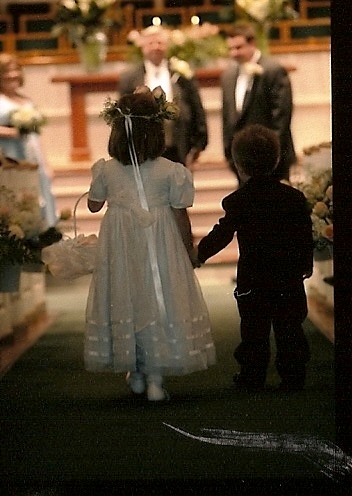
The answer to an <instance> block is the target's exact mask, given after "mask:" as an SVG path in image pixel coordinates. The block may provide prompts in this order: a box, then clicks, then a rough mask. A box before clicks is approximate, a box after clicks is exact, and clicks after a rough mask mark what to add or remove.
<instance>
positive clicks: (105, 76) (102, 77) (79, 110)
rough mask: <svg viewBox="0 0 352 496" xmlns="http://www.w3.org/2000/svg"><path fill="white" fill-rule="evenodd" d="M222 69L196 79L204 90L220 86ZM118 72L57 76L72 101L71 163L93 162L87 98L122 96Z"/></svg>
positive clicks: (204, 71)
mask: <svg viewBox="0 0 352 496" xmlns="http://www.w3.org/2000/svg"><path fill="white" fill-rule="evenodd" d="M221 72H222V69H219V68H214V69H199V70H198V71H197V72H196V79H197V81H198V83H199V86H201V87H211V86H218V84H219V78H220V75H221ZM119 79H120V78H119V74H118V73H101V74H66V75H57V76H54V77H53V78H52V79H51V81H52V82H53V83H67V84H68V85H69V87H70V100H71V136H72V138H71V139H72V148H71V160H72V161H74V162H75V161H85V160H90V159H91V156H90V150H89V144H88V133H87V114H86V104H85V96H86V94H87V93H92V92H101V91H104V92H112V93H113V94H116V97H117V94H118V84H119Z"/></svg>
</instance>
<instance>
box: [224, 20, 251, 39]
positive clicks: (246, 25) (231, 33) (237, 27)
mask: <svg viewBox="0 0 352 496" xmlns="http://www.w3.org/2000/svg"><path fill="white" fill-rule="evenodd" d="M223 32H224V35H225V37H226V38H234V37H235V36H243V38H245V39H246V41H248V42H251V41H253V40H255V39H256V34H257V33H256V30H255V27H254V25H253V24H251V23H250V22H245V21H238V22H237V23H235V24H233V26H231V27H230V28H228V29H226V30H224V31H223Z"/></svg>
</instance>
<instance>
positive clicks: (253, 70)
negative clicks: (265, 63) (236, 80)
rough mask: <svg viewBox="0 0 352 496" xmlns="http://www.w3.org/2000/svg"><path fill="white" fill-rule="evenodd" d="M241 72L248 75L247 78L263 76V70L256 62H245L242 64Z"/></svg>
mask: <svg viewBox="0 0 352 496" xmlns="http://www.w3.org/2000/svg"><path fill="white" fill-rule="evenodd" d="M243 71H244V73H245V74H248V76H252V77H254V76H260V75H261V74H263V72H264V69H263V67H262V66H261V65H259V64H257V63H256V62H246V63H244V64H243Z"/></svg>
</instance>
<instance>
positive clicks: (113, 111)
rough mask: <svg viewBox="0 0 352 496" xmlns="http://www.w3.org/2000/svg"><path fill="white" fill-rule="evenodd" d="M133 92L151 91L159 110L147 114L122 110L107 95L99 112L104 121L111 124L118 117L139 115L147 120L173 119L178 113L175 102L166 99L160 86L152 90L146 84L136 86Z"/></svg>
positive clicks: (115, 101) (117, 103) (116, 102)
mask: <svg viewBox="0 0 352 496" xmlns="http://www.w3.org/2000/svg"><path fill="white" fill-rule="evenodd" d="M134 93H152V95H153V97H154V99H155V101H156V103H157V104H158V107H159V110H158V111H157V112H155V113H153V114H148V115H138V114H133V113H132V112H131V111H127V112H126V111H123V110H121V108H120V107H119V102H118V101H117V100H111V98H110V97H109V98H108V99H107V100H106V101H105V103H104V109H103V110H102V112H101V113H100V116H101V117H103V119H104V120H105V122H106V123H107V124H108V125H109V126H111V125H112V124H113V123H114V122H115V121H116V120H117V119H118V118H119V117H121V116H123V117H139V118H141V119H148V120H152V119H153V120H160V121H162V120H163V119H168V120H174V119H176V118H177V117H178V115H179V108H178V105H177V104H176V103H175V102H169V101H167V100H166V95H165V92H164V90H163V89H162V87H161V86H157V87H156V88H154V89H153V91H151V90H150V88H148V86H138V88H136V90H135V91H134Z"/></svg>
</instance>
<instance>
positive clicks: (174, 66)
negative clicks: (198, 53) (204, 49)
mask: <svg viewBox="0 0 352 496" xmlns="http://www.w3.org/2000/svg"><path fill="white" fill-rule="evenodd" d="M170 69H171V70H172V71H173V72H177V73H178V74H180V75H181V76H183V77H185V78H186V79H192V77H193V71H192V69H191V67H190V65H189V64H188V62H186V61H185V60H181V59H178V58H177V57H171V59H170Z"/></svg>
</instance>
